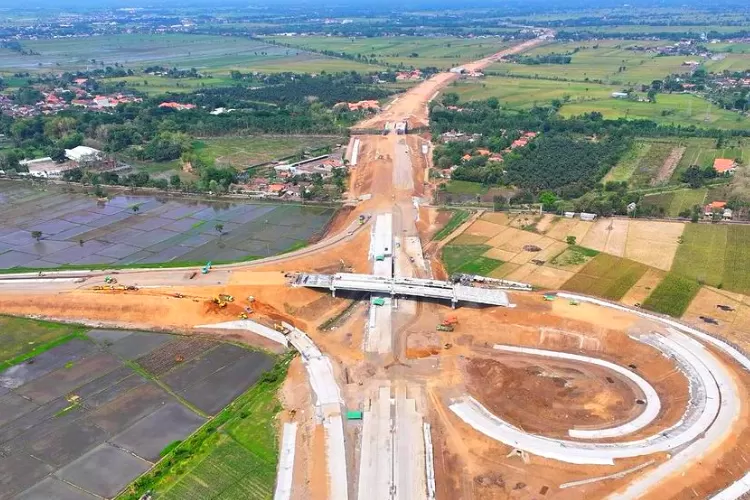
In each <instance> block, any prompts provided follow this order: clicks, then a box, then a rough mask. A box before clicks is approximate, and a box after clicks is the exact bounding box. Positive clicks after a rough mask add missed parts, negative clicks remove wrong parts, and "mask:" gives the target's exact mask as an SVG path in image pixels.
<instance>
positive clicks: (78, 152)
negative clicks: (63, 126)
mask: <svg viewBox="0 0 750 500" xmlns="http://www.w3.org/2000/svg"><path fill="white" fill-rule="evenodd" d="M101 156H102V152H101V151H99V150H98V149H94V148H90V147H88V146H76V147H74V148H73V149H66V150H65V157H66V158H68V159H69V160H73V161H81V160H90V159H97V158H101Z"/></svg>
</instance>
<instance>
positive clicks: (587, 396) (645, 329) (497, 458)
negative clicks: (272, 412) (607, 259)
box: [0, 40, 750, 500]
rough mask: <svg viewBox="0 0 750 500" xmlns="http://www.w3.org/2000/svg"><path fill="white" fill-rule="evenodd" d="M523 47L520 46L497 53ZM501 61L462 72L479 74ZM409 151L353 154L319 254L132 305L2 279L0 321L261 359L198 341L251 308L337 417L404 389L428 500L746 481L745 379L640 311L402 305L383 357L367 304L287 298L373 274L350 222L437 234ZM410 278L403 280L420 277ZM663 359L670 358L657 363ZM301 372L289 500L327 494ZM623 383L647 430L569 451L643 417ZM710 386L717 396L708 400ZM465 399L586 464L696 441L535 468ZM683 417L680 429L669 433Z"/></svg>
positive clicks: (321, 448)
mask: <svg viewBox="0 0 750 500" xmlns="http://www.w3.org/2000/svg"><path fill="white" fill-rule="evenodd" d="M536 43H539V42H538V41H536V40H534V41H529V42H524V44H522V45H520V46H517V47H515V48H514V49H511V50H513V51H520V50H524V49H525V48H528V47H530V46H533V45H535V44H536ZM507 53H510V52H509V51H505V52H503V53H500V54H498V55H495V56H493V57H491V58H488V59H485V60H482V61H478V62H477V63H475V64H473V65H466V66H465V67H466V68H467V69H480V68H482V67H484V66H485V65H486V64H488V63H489V62H491V61H492V60H494V58H497V57H501V56H502V55H504V54H507ZM456 77H457V76H456V75H455V74H449V73H443V74H440V75H436V76H435V77H433V78H432V79H430V80H428V81H427V82H424V83H423V84H422V85H420V86H418V87H415V88H414V89H412V90H411V91H409V92H408V93H407V94H405V95H404V96H401V98H399V100H398V101H396V102H395V103H394V104H393V105H392V106H391V107H390V108H388V110H386V111H384V112H383V113H381V114H380V115H378V116H377V117H375V118H373V119H372V120H368V122H365V123H363V124H361V128H363V129H364V128H372V127H379V126H380V125H381V124H382V123H383V122H385V121H389V120H394V119H409V120H414V123H415V124H417V125H418V124H419V123H422V124H426V123H427V121H426V120H427V115H426V106H427V103H428V100H429V99H430V98H431V97H432V96H433V95H434V94H435V92H437V91H439V90H440V89H441V88H442V87H443V86H445V85H446V84H448V83H449V82H450V81H452V79H454V78H456ZM410 123H412V122H411V121H410ZM422 141H423V139H422V138H421V137H417V136H412V135H409V136H407V138H406V141H405V144H404V143H402V142H400V141H399V137H397V136H395V135H391V136H385V137H383V136H374V135H373V136H362V138H361V143H362V146H361V147H362V156H361V158H362V160H361V163H360V164H358V166H357V167H356V168H355V172H354V173H353V176H352V179H351V182H352V190H353V191H354V192H355V193H357V194H371V198H369V199H368V200H367V201H363V202H361V203H358V204H357V205H356V207H355V208H353V209H352V210H350V211H348V212H346V213H345V215H344V216H342V218H341V219H340V220H337V221H335V222H334V223H333V224H332V227H331V229H330V232H329V235H328V236H327V237H326V238H324V239H323V240H322V241H320V242H319V243H317V244H315V245H311V246H310V247H308V248H305V249H303V250H300V251H297V252H292V253H289V254H286V255H283V256H279V257H275V258H271V259H264V260H262V261H258V262H251V263H239V264H234V265H230V266H217V267H216V268H215V269H213V270H212V271H211V272H210V273H208V274H205V275H203V274H201V273H200V272H199V270H197V269H156V270H131V271H121V272H118V273H117V274H116V276H117V278H118V280H119V282H120V283H121V284H124V285H135V286H138V287H139V289H138V290H137V291H107V290H104V291H96V290H94V289H93V287H94V285H99V284H101V283H102V281H103V277H104V274H105V273H103V272H93V273H85V272H70V273H58V274H49V275H47V276H37V275H25V276H18V275H16V276H13V275H4V276H2V277H0V311H3V312H4V313H8V314H19V315H26V316H35V317H45V318H49V319H58V320H60V319H61V320H68V321H77V322H85V323H89V324H96V325H110V326H118V327H125V328H137V329H150V330H164V331H179V332H184V333H190V334H194V335H224V336H227V337H231V338H232V339H234V340H236V341H241V342H247V343H249V344H252V345H260V346H262V347H266V348H270V347H272V346H270V345H269V344H267V343H264V342H263V341H262V340H261V339H260V338H259V337H258V336H257V335H255V334H252V333H251V332H249V331H246V330H221V329H218V328H216V329H196V328H195V327H196V326H198V325H206V324H217V323H222V322H227V321H232V320H236V319H237V317H238V315H239V314H240V313H242V312H243V310H244V308H245V307H252V309H253V312H252V313H251V318H252V319H254V320H256V321H259V322H263V323H265V324H267V325H271V324H272V323H274V322H277V321H287V322H289V323H290V324H292V325H294V326H296V327H297V328H300V329H302V330H304V331H305V332H306V333H307V334H308V335H309V336H310V338H311V339H312V340H313V341H314V342H315V344H316V345H317V346H318V348H319V349H320V350H321V351H322V352H323V353H324V354H325V355H326V356H328V357H329V358H330V359H331V361H332V365H333V372H334V375H335V377H336V378H337V382H338V384H339V387H340V389H341V394H342V397H343V399H344V406H345V407H346V408H350V409H354V408H359V409H362V408H364V405H365V403H366V402H367V401H370V400H372V395H373V391H376V390H377V389H378V388H381V387H382V386H383V385H385V384H389V385H391V386H392V387H394V388H396V392H395V394H396V397H398V387H403V386H408V391H409V392H408V394H409V397H410V398H411V399H410V400H411V401H413V402H415V403H416V404H415V408H416V410H415V411H416V412H417V413H419V414H420V416H421V417H422V418H423V419H424V421H425V422H427V423H430V424H431V426H432V431H431V436H432V444H433V456H434V469H435V479H436V484H435V485H436V498H438V499H440V500H443V499H445V500H453V499H505V498H508V499H510V498H513V499H527V498H528V499H539V498H555V499H557V498H561V499H580V498H590V499H598V498H646V499H658V500H663V499H683V498H711V497H712V496H713V495H715V494H716V493H717V492H719V491H721V490H724V489H726V488H727V487H729V486H730V485H731V484H732V483H733V482H735V481H737V480H738V479H739V478H741V477H742V476H743V475H744V474H746V473H747V468H748V466H747V464H748V463H750V460H749V459H750V456H749V455H750V453H748V451H747V450H749V449H750V402H749V401H748V399H749V398H748V395H749V394H750V372H748V370H747V369H744V368H742V367H741V366H740V364H738V360H737V359H735V358H732V357H730V355H728V354H727V352H726V351H722V350H721V349H719V348H717V347H716V346H715V345H714V344H711V343H710V342H709V341H707V340H706V339H704V338H699V337H693V338H692V340H691V339H690V338H688V340H684V346H687V347H685V348H684V349H682V350H680V345H679V343H676V344H675V343H674V342H673V343H672V344H663V345H662V344H660V343H659V342H660V340H659V339H668V338H671V337H670V336H674V335H675V334H672V333H670V329H671V328H672V327H669V326H668V325H665V324H664V323H662V322H660V321H659V320H658V319H649V318H647V317H644V316H640V315H639V314H640V313H641V311H638V310H628V311H621V310H616V309H611V308H608V307H605V306H602V305H595V304H589V303H581V304H577V305H575V304H572V303H569V302H568V300H567V299H563V298H562V297H558V298H557V300H555V301H552V302H547V301H545V300H544V299H543V297H542V296H541V295H539V294H536V293H531V292H527V293H521V292H518V293H513V294H511V299H512V301H513V302H514V303H515V304H516V307H515V308H495V307H472V306H467V307H461V308H460V309H458V310H457V311H455V312H453V311H451V310H450V308H449V306H448V305H445V304H441V303H435V302H432V301H427V300H423V301H411V300H399V301H398V309H397V310H396V309H395V308H394V311H393V321H392V326H393V328H392V337H393V338H392V343H391V344H392V352H389V353H388V354H373V353H365V352H363V348H362V347H363V338H364V332H365V329H366V325H367V323H368V310H369V307H370V306H369V300H362V299H363V298H366V297H362V296H344V297H341V296H340V297H336V298H334V297H331V296H330V294H328V293H325V292H320V291H314V290H310V289H305V288H290V287H289V286H288V285H287V283H286V279H285V274H286V273H288V272H292V271H306V272H320V273H335V272H339V271H344V270H346V271H354V272H362V273H369V272H371V270H372V261H370V260H369V257H368V250H369V245H370V223H367V224H364V225H359V224H358V223H357V222H356V221H357V218H358V216H359V215H361V214H367V215H368V216H376V215H378V214H381V213H391V214H393V234H394V237H396V236H399V237H411V236H416V237H420V238H422V243H423V246H424V243H425V242H426V239H425V235H426V234H428V232H431V231H434V227H432V226H433V224H431V223H430V220H434V219H435V214H434V213H432V214H431V213H430V209H428V208H425V207H420V208H419V209H418V210H415V207H414V205H413V203H414V202H413V197H415V196H421V193H422V192H423V191H422V190H423V185H422V182H421V179H424V169H425V166H426V165H427V164H428V162H427V161H426V159H424V158H420V157H419V153H418V151H419V147H420V146H421V144H422V143H423V142H422ZM404 147H407V148H408V151H406V154H405V153H404V149H403V148H404ZM398 148H400V149H398ZM409 174H411V177H410V175H409ZM410 179H413V182H410ZM412 184H413V185H412ZM417 214H419V220H418V221H417V220H416V216H417ZM370 220H372V219H370ZM463 229H465V228H462V230H463ZM399 255H400V254H399V253H398V252H396V257H395V260H396V261H397V262H396V266H395V267H396V269H407V270H408V267H409V263H408V259H406V260H407V262H404V260H403V259H402V260H401V261H399V258H400V257H399ZM433 264H434V266H433V270H434V273H433V274H437V273H439V271H440V266H439V263H437V262H434V263H433ZM413 270H414V275H415V276H419V273H421V272H424V271H423V270H419V271H417V269H416V268H414V269H413ZM196 271H198V273H197V274H195V272H196ZM219 293H228V294H231V295H233V296H234V297H235V298H236V300H235V302H232V303H230V304H228V305H227V306H226V307H219V306H217V305H216V304H214V303H213V302H212V298H213V297H215V296H216V295H217V294H219ZM249 296H252V297H253V300H252V301H249V300H248V297H249ZM448 314H453V315H455V316H456V320H457V325H456V327H455V330H454V331H453V332H439V331H436V328H435V327H436V325H437V324H439V323H440V322H441V321H443V320H444V319H445V318H446V316H447V315H448ZM680 335H683V334H680ZM683 337H684V335H683ZM683 337H679V338H680V339H683ZM688 337H689V336H688ZM675 338H677V337H675ZM686 338H687V337H686ZM655 339H656V340H655ZM696 339H698V340H696ZM649 342H651V343H649ZM664 342H667V341H666V340H664ZM496 345H501V346H506V347H513V348H527V349H542V350H548V351H551V352H554V353H558V354H563V353H567V354H571V355H578V356H584V357H585V358H586V359H589V360H591V359H593V360H601V361H606V362H609V363H611V364H614V365H617V366H618V367H621V368H622V370H623V372H617V371H615V370H612V369H610V368H606V367H603V366H598V365H595V363H591V362H587V363H582V362H578V361H575V360H564V359H552V358H549V359H548V358H545V357H543V356H540V355H538V354H523V355H521V354H514V353H511V352H500V351H499V350H498V349H496V348H495V346H496ZM667 347H669V348H672V349H674V350H675V352H672V353H670V354H669V355H665V353H664V349H667ZM677 351H679V352H677ZM696 353H697V354H696ZM696 359H698V360H697V361H696ZM299 363H300V361H299V360H298V361H296V362H295V364H294V365H293V367H292V374H291V376H290V377H289V379H288V381H287V386H286V387H285V388H284V390H283V392H282V396H283V403H284V407H285V408H286V409H289V410H292V409H293V410H295V412H294V413H293V414H292V413H291V412H282V417H281V420H282V421H288V420H291V419H294V420H296V421H298V423H299V427H300V431H299V432H300V434H299V435H298V439H297V453H298V454H299V455H298V459H297V460H296V463H295V471H294V486H293V491H292V498H312V499H324V498H329V497H330V494H329V488H330V481H333V480H335V478H332V479H331V480H329V479H328V477H327V473H326V471H327V468H326V462H327V456H328V455H327V452H326V449H327V448H328V446H327V445H328V443H327V441H326V439H327V438H326V437H325V436H326V434H325V432H324V429H323V425H322V424H321V422H320V421H319V419H318V418H317V417H316V416H315V415H316V413H315V411H314V410H313V407H312V404H313V403H314V402H313V401H311V397H310V393H309V392H307V393H306V392H305V391H303V390H301V388H303V387H304V388H305V389H309V385H308V384H309V382H308V381H306V380H304V379H305V378H306V373H305V370H302V369H300V366H299ZM709 366H710V368H711V369H709ZM712 374H713V375H712ZM626 375H629V376H626ZM635 375H637V376H638V379H639V380H641V379H642V380H644V381H645V383H646V385H647V387H648V390H649V391H653V393H654V394H655V395H656V397H657V398H658V400H659V408H658V412H656V414H655V415H652V416H650V417H649V418H648V419H643V420H644V422H643V424H642V425H639V426H637V427H636V428H633V429H632V430H631V431H629V432H628V433H627V434H626V435H623V436H618V437H614V438H603V439H598V440H589V439H585V440H584V439H581V438H573V437H571V435H570V432H571V430H588V431H601V430H605V429H613V428H618V427H623V426H626V425H628V424H632V423H634V422H636V421H637V420H638V419H639V418H640V417H641V416H642V415H644V414H646V413H647V412H648V411H650V409H653V408H655V406H653V402H652V399H649V398H650V396H649V394H647V392H646V391H645V390H644V389H643V388H641V387H640V386H638V385H637V384H634V382H633V380H634V376H635ZM712 379H713V380H714V381H715V382H717V383H716V384H714V386H711V380H712ZM719 381H720V384H719ZM719 385H720V387H719ZM714 389H715V390H716V391H720V392H719V393H718V396H716V397H713V398H705V399H701V398H700V394H708V393H709V392H708V391H713V390H714ZM711 394H714V393H711ZM471 398H473V401H475V402H476V405H480V406H481V407H482V408H485V409H486V412H487V414H489V415H490V417H488V418H489V419H490V420H492V422H493V423H497V422H498V421H500V422H505V423H507V424H509V425H511V426H513V428H514V429H516V430H518V429H520V430H521V431H522V432H523V433H524V439H526V438H529V437H532V438H533V437H541V438H544V439H546V440H548V442H549V443H552V446H556V444H555V443H559V442H561V441H565V442H571V443H572V444H571V445H570V446H571V450H575V453H579V452H580V450H583V449H585V448H586V447H587V446H591V447H593V448H594V449H595V450H596V452H597V453H599V452H602V453H605V454H608V453H611V450H612V449H620V448H623V449H625V448H629V449H633V448H634V447H635V448H638V446H637V444H636V445H634V444H633V443H638V442H640V441H644V440H649V439H657V440H658V442H663V441H664V440H666V439H674V437H675V436H677V437H679V436H682V435H684V433H685V432H686V430H690V431H693V430H696V429H697V430H699V431H700V432H701V433H700V435H698V436H695V437H693V438H692V440H691V441H690V442H689V443H686V444H685V446H681V447H679V448H674V449H671V448H665V449H664V450H661V451H653V450H651V451H649V452H648V453H645V452H644V453H643V454H639V453H638V451H637V449H636V452H635V453H633V454H627V453H626V454H625V455H623V456H619V457H617V458H615V459H613V460H612V465H609V464H604V463H594V464H592V463H585V464H582V463H571V461H570V457H572V456H573V452H572V451H571V452H570V453H569V454H568V455H569V456H562V457H559V458H549V457H546V455H545V453H544V450H542V451H541V452H539V453H536V452H528V451H525V450H524V449H523V446H525V444H524V445H523V446H521V444H517V445H509V444H507V443H506V442H504V441H503V440H502V439H498V436H497V435H495V436H492V435H489V434H488V433H486V432H482V431H481V430H479V429H478V428H477V427H475V426H474V425H472V424H471V423H470V422H469V421H467V419H465V418H463V417H462V416H461V414H460V413H459V412H457V411H456V409H457V408H458V407H456V406H455V405H456V404H457V403H460V402H462V401H466V400H467V399H471ZM717 401H721V402H722V405H721V408H720V409H718V410H716V411H717V413H716V415H715V418H712V420H711V422H709V423H708V424H707V425H706V426H705V428H704V427H701V428H698V427H696V426H697V425H698V424H700V425H701V426H703V425H704V424H705V423H706V419H705V417H704V414H705V415H707V416H708V417H711V414H710V411H711V408H713V406H712V405H713V403H715V402H717ZM386 402H387V401H386ZM476 405H475V408H476ZM696 412H697V413H696ZM413 413H414V411H412V414H413ZM688 414H690V418H689V419H688V418H687V417H686V418H685V420H684V421H683V416H685V415H688ZM485 416H486V415H485ZM684 422H687V424H685V423H684ZM696 422H697V423H698V424H696ZM688 424H689V425H688ZM394 425H395V428H398V429H403V428H404V427H403V426H400V425H398V424H396V423H395V422H394ZM683 425H686V426H687V427H684V428H683V427H681V426H683ZM386 427H387V426H386ZM506 430H507V429H506ZM668 430H669V431H668ZM344 432H345V446H346V462H347V464H346V465H347V472H348V478H349V497H351V498H356V492H357V491H358V488H357V483H358V481H359V480H360V479H361V478H360V477H358V473H359V471H360V470H361V471H364V472H365V473H367V468H366V467H360V465H361V464H360V463H359V460H360V458H359V457H360V454H361V451H362V450H361V448H360V443H361V441H362V439H363V437H362V427H361V425H360V426H358V424H357V423H355V422H345V425H344ZM660 436H663V437H660ZM419 437H420V438H421V435H420V436H419ZM500 437H502V436H500ZM519 443H520V442H519ZM602 445H606V446H602ZM602 450H604V451H602ZM419 458H422V457H421V456H420V457H419ZM385 459H386V461H387V457H386V458H385ZM605 461H606V460H604V461H602V462H605ZM422 477H424V475H422ZM360 484H361V483H360ZM426 496H427V495H426V492H425V498H426ZM726 498H736V496H735V497H732V496H729V497H726ZM361 500H364V499H361Z"/></svg>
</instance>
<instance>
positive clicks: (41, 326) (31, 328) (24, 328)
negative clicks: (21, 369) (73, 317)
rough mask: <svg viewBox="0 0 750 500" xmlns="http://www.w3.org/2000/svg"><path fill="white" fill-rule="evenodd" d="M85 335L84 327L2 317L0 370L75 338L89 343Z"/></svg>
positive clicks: (0, 325)
mask: <svg viewBox="0 0 750 500" xmlns="http://www.w3.org/2000/svg"><path fill="white" fill-rule="evenodd" d="M85 331H86V329H85V328H84V327H82V326H80V325H68V324H64V323H50V322H47V321H39V320H34V319H26V318H14V317H11V316H0V370H4V369H6V368H9V367H11V366H14V365H17V364H20V363H23V362H24V361H26V360H27V359H29V358H33V357H34V356H38V355H39V354H41V353H43V352H45V351H48V350H50V349H52V348H53V347H56V346H58V345H61V344H64V343H65V342H68V341H69V340H71V339H73V338H77V337H78V338H83V339H85V338H86V337H85V336H84V332H85Z"/></svg>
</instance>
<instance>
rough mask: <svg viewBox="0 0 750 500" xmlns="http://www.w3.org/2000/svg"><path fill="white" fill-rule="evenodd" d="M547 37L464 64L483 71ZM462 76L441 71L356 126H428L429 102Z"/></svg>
mask: <svg viewBox="0 0 750 500" xmlns="http://www.w3.org/2000/svg"><path fill="white" fill-rule="evenodd" d="M540 43H543V40H541V39H539V38H534V39H532V40H528V41H526V42H523V43H520V44H518V45H514V46H513V47H510V48H509V49H506V50H503V51H501V52H498V53H496V54H492V55H491V56H488V57H486V58H484V59H480V60H478V61H475V62H472V63H468V64H464V65H462V66H461V67H462V68H464V69H465V71H467V72H471V71H481V70H483V69H484V68H486V67H487V66H489V65H490V64H492V63H493V62H496V61H497V60H499V59H501V58H503V57H505V56H509V55H512V54H518V53H519V52H524V51H526V50H529V49H531V48H533V47H536V46H537V45H539V44H540ZM458 78H460V75H459V74H458V73H438V74H436V75H433V76H432V77H431V78H429V79H428V80H426V81H424V82H422V83H421V84H420V85H417V86H416V87H412V88H411V89H409V90H408V91H407V92H406V93H404V94H403V95H401V96H399V97H398V98H396V99H395V100H394V101H393V102H391V103H390V104H389V105H388V106H387V107H386V108H385V110H383V112H381V113H378V114H377V115H375V116H373V117H372V118H370V119H368V120H365V121H363V122H361V123H359V124H357V126H356V127H355V131H356V129H382V128H383V126H384V125H385V123H386V122H394V121H402V120H407V122H408V124H409V127H410V128H417V127H426V126H427V125H428V124H429V119H428V116H427V103H429V102H430V101H431V100H432V99H433V98H434V97H435V96H436V95H437V93H438V92H440V90H442V89H443V88H445V87H446V86H447V85H448V84H450V83H451V82H453V81H454V80H457V79H458Z"/></svg>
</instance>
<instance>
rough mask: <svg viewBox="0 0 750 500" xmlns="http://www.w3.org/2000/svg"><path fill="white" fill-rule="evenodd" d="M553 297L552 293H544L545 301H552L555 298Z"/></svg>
mask: <svg viewBox="0 0 750 500" xmlns="http://www.w3.org/2000/svg"><path fill="white" fill-rule="evenodd" d="M555 298H556V297H555V296H554V295H551V294H545V295H544V300H546V301H547V302H552V301H553V300H555Z"/></svg>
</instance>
